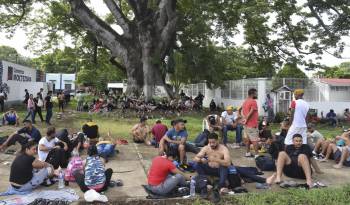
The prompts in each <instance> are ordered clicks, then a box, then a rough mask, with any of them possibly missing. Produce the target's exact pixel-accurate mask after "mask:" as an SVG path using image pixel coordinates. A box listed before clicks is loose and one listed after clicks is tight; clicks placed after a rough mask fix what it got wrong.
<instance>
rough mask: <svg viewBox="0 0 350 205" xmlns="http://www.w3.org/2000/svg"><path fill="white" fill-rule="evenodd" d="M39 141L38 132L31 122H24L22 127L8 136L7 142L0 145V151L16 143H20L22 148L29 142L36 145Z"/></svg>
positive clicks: (39, 135)
mask: <svg viewBox="0 0 350 205" xmlns="http://www.w3.org/2000/svg"><path fill="white" fill-rule="evenodd" d="M21 134H23V135H21ZM40 139H41V134H40V131H39V130H38V129H36V128H35V127H34V126H33V125H32V122H31V121H30V120H25V121H24V127H23V128H22V129H19V130H18V131H16V132H15V133H13V134H12V135H10V136H9V137H8V138H7V140H6V141H5V142H4V143H3V144H2V145H0V151H4V150H5V149H6V148H7V147H9V146H11V145H15V144H16V142H18V143H20V144H21V145H22V146H23V145H25V144H27V143H28V142H29V141H34V142H35V143H38V142H39V140H40Z"/></svg>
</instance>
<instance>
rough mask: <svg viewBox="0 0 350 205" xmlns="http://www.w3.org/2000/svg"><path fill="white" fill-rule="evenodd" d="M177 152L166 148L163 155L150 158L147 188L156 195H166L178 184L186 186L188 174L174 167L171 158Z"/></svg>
mask: <svg viewBox="0 0 350 205" xmlns="http://www.w3.org/2000/svg"><path fill="white" fill-rule="evenodd" d="M176 156H177V152H176V151H175V150H171V149H168V150H167V151H166V153H165V155H164V156H158V157H155V158H154V159H153V160H152V165H151V168H150V169H149V173H148V188H149V190H150V191H151V192H153V193H154V194H157V195H161V196H166V195H167V194H169V193H171V192H172V191H174V189H175V188H176V187H178V186H182V187H184V186H186V179H188V180H189V179H190V176H188V175H186V174H185V173H183V172H182V171H180V170H179V169H177V168H176V166H175V165H174V163H173V160H174V159H175V158H176Z"/></svg>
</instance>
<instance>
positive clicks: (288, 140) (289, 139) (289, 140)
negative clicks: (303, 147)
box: [284, 126, 307, 145]
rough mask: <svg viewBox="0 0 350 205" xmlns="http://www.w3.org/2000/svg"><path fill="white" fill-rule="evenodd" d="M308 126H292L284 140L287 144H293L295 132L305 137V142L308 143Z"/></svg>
mask: <svg viewBox="0 0 350 205" xmlns="http://www.w3.org/2000/svg"><path fill="white" fill-rule="evenodd" d="M306 131H307V128H306V127H293V126H291V127H290V128H289V130H288V133H287V136H286V138H285V140H284V144H285V145H291V144H293V136H294V135H295V134H300V135H301V136H302V137H303V144H307V134H306Z"/></svg>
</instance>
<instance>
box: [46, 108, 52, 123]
mask: <svg viewBox="0 0 350 205" xmlns="http://www.w3.org/2000/svg"><path fill="white" fill-rule="evenodd" d="M51 117H52V108H46V123H50V121H51Z"/></svg>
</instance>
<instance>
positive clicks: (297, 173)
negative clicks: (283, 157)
mask: <svg viewBox="0 0 350 205" xmlns="http://www.w3.org/2000/svg"><path fill="white" fill-rule="evenodd" d="M283 173H284V174H285V175H286V176H287V177H290V178H295V179H305V178H306V177H305V173H304V170H303V168H302V167H300V166H299V165H298V162H297V161H293V160H292V163H290V164H289V165H285V166H284V167H283Z"/></svg>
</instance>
